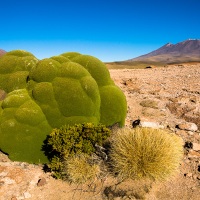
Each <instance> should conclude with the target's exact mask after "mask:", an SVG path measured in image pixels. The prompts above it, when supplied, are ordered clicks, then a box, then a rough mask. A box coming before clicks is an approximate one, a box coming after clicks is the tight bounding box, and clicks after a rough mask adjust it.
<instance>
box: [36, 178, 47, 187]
mask: <svg viewBox="0 0 200 200" xmlns="http://www.w3.org/2000/svg"><path fill="white" fill-rule="evenodd" d="M45 184H47V181H46V179H45V178H41V179H39V180H38V183H37V186H39V187H40V186H43V185H45Z"/></svg>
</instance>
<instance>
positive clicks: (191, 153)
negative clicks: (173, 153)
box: [188, 150, 200, 158]
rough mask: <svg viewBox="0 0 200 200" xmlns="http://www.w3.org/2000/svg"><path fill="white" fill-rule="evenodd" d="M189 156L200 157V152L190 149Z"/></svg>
mask: <svg viewBox="0 0 200 200" xmlns="http://www.w3.org/2000/svg"><path fill="white" fill-rule="evenodd" d="M188 158H200V153H198V152H196V151H193V150H190V151H189V153H188Z"/></svg>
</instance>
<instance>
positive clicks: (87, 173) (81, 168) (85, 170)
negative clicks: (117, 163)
mask: <svg viewBox="0 0 200 200" xmlns="http://www.w3.org/2000/svg"><path fill="white" fill-rule="evenodd" d="M64 168H65V171H66V179H67V180H68V181H70V182H73V183H77V184H81V183H85V182H87V181H91V180H94V179H95V178H97V177H98V176H99V174H100V166H99V165H98V164H96V163H95V162H94V160H93V158H92V157H91V156H89V155H87V154H78V155H74V156H72V157H69V158H68V159H67V160H66V162H65V167H64Z"/></svg>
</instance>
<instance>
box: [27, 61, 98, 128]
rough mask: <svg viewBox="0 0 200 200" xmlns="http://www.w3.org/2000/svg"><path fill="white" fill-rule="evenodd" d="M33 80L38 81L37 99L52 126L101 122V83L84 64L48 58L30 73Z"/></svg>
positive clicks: (34, 94)
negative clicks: (99, 87)
mask: <svg viewBox="0 0 200 200" xmlns="http://www.w3.org/2000/svg"><path fill="white" fill-rule="evenodd" d="M30 79H32V80H33V81H35V83H34V84H33V85H34V86H33V87H32V96H33V99H35V101H36V102H37V104H38V105H39V106H40V107H41V109H42V110H43V112H44V114H45V116H46V118H47V120H48V122H49V124H50V125H51V126H52V127H56V128H59V127H60V126H62V125H63V124H69V125H74V124H75V123H84V122H92V123H94V124H97V123H98V122H99V119H100V112H99V110H100V95H99V90H98V85H97V83H96V81H95V80H94V79H93V78H92V76H91V75H90V73H89V72H88V71H87V70H86V69H85V68H83V67H82V66H81V65H79V64H77V63H74V62H70V61H69V62H66V63H63V64H60V63H59V62H57V61H55V60H53V59H44V60H41V61H39V63H38V65H37V66H36V67H35V68H34V69H33V70H32V71H31V72H30Z"/></svg>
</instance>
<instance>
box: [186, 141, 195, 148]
mask: <svg viewBox="0 0 200 200" xmlns="http://www.w3.org/2000/svg"><path fill="white" fill-rule="evenodd" d="M184 148H186V149H192V148H193V144H192V142H185V145H184Z"/></svg>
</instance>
